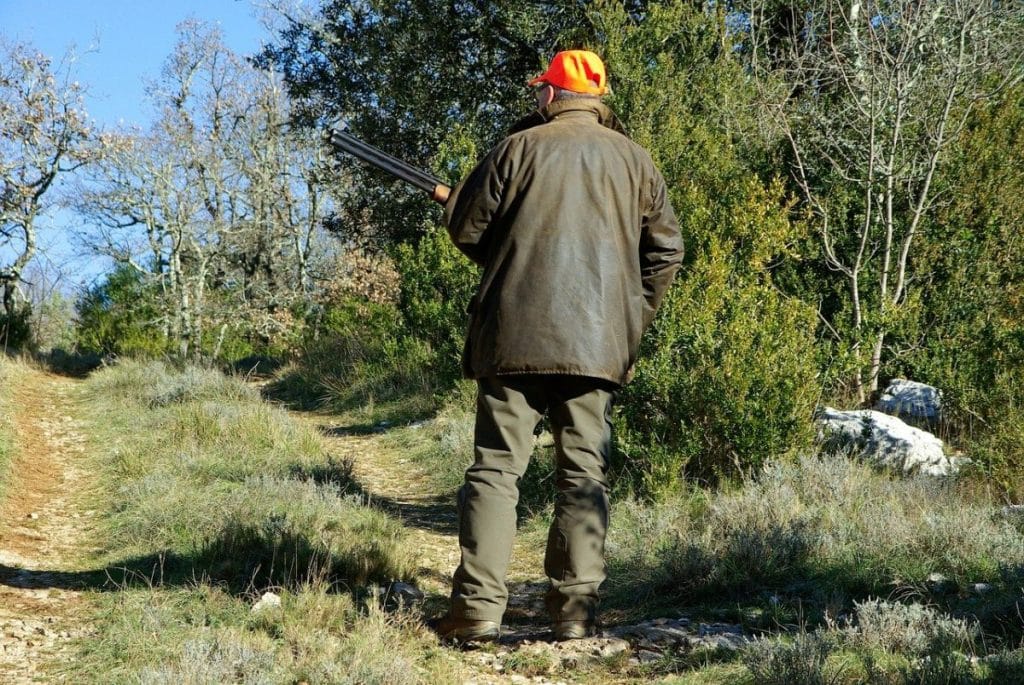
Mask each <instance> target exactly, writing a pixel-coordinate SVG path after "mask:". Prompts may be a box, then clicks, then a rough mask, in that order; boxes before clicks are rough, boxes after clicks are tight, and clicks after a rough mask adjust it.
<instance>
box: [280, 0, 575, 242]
mask: <svg viewBox="0 0 1024 685" xmlns="http://www.w3.org/2000/svg"><path fill="white" fill-rule="evenodd" d="M279 14H280V15H281V16H282V18H283V21H284V24H285V26H284V29H283V30H282V31H281V33H280V41H279V42H278V44H277V45H274V46H270V47H268V48H267V49H266V50H265V51H264V53H263V54H262V56H261V63H263V64H267V65H273V66H274V67H276V68H278V69H280V70H281V72H282V73H283V75H284V78H285V81H286V83H287V84H288V88H289V91H290V93H291V95H292V97H293V98H294V99H295V101H296V103H297V104H298V106H299V110H298V111H299V114H300V121H301V122H302V123H304V124H305V125H307V126H310V127H312V128H313V129H315V130H319V129H322V128H323V127H325V126H326V125H327V124H328V123H334V122H338V121H340V122H342V123H343V124H345V125H346V126H347V127H348V129H349V130H350V131H351V132H352V133H353V134H354V135H356V136H357V137H359V138H362V139H363V140H366V141H367V142H370V143H372V144H374V145H377V146H378V147H380V148H382V149H384V150H386V151H387V152H389V153H391V154H393V155H395V156H397V157H399V158H401V159H405V160H407V161H409V162H410V163H413V164H415V165H418V166H420V167H423V168H433V169H434V171H435V172H437V173H438V174H440V175H441V176H442V177H444V178H445V179H447V180H450V181H451V180H457V179H454V178H452V177H453V176H454V175H455V172H456V169H455V168H453V167H448V166H445V165H444V164H443V162H442V158H441V156H439V155H438V153H437V151H438V148H439V147H441V146H442V145H443V144H444V142H445V141H446V140H447V139H448V138H449V136H452V135H454V136H456V137H462V136H465V135H466V134H467V133H468V135H469V136H470V137H471V138H472V139H473V140H474V141H476V144H477V147H478V148H480V149H487V148H488V147H490V146H491V145H493V144H494V143H496V142H497V141H498V140H499V139H500V138H501V137H502V136H503V135H504V132H505V131H506V130H507V128H508V126H509V125H510V124H511V123H512V122H514V121H515V120H516V119H518V118H519V117H520V116H522V115H523V114H525V113H526V111H527V110H528V109H529V107H530V106H531V105H532V100H531V99H530V97H529V93H528V92H527V90H526V88H525V84H526V81H527V80H528V79H529V78H530V77H531V76H534V75H536V74H537V73H538V72H539V71H540V70H541V69H542V68H543V66H544V65H545V64H546V62H547V60H548V59H550V57H551V54H553V52H554V50H556V49H560V48H563V47H583V46H585V44H587V43H588V42H589V43H591V44H592V42H593V34H594V29H593V26H592V23H591V22H590V20H589V12H588V3H586V2H582V1H581V0H560V1H545V0H528V1H527V2H523V1H522V0H515V1H512V0H474V1H472V2H439V1H437V0H412V1H410V0H373V1H371V2H351V1H350V0H328V1H326V2H324V3H323V4H322V5H321V6H320V8H319V9H318V11H317V12H316V13H311V14H308V15H295V14H292V13H290V12H289V11H288V10H286V9H284V8H283V7H279ZM339 163H340V164H343V165H345V167H344V168H345V170H346V171H347V172H349V173H351V175H352V183H351V184H350V191H349V192H347V193H345V194H344V196H343V197H342V200H343V202H342V204H341V207H340V208H339V214H338V216H337V217H335V221H334V222H333V224H332V226H333V227H334V228H335V230H336V231H337V232H339V233H340V234H341V235H342V236H343V237H344V238H345V239H356V240H359V241H361V242H363V243H367V244H372V245H377V246H380V245H387V244H390V243H392V242H400V241H403V240H408V239H411V238H414V237H416V236H418V235H420V234H422V233H423V231H424V230H425V229H426V227H427V225H428V224H429V222H430V220H431V219H433V218H434V217H435V216H436V215H435V213H434V212H435V210H434V208H433V207H432V206H431V203H430V202H429V201H428V200H427V199H425V198H424V197H423V196H422V193H413V192H411V191H408V190H407V189H406V188H404V187H401V186H399V185H398V184H396V183H393V182H390V180H389V179H388V178H387V177H386V176H385V175H383V174H382V173H381V172H378V171H375V170H373V169H368V168H366V167H365V166H363V165H360V164H359V163H355V162H352V160H349V159H342V160H339Z"/></svg>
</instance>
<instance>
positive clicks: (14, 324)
mask: <svg viewBox="0 0 1024 685" xmlns="http://www.w3.org/2000/svg"><path fill="white" fill-rule="evenodd" d="M31 322H32V310H31V309H30V308H29V306H28V305H25V306H22V307H19V308H17V309H16V310H15V311H14V313H13V314H7V313H5V312H0V352H2V351H6V350H20V349H22V348H24V347H25V345H27V344H28V343H29V342H30V341H31V340H32V326H31Z"/></svg>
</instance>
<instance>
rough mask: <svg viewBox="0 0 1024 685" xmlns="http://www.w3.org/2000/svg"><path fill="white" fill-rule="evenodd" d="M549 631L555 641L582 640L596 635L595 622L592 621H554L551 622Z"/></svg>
mask: <svg viewBox="0 0 1024 685" xmlns="http://www.w3.org/2000/svg"><path fill="white" fill-rule="evenodd" d="M551 633H552V636H553V637H554V639H555V641H556V642H564V641H565V640H582V639H583V638H585V637H594V636H595V635H597V624H596V623H595V622H594V621H555V622H554V623H552V624H551Z"/></svg>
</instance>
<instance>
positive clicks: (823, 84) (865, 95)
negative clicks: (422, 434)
mask: <svg viewBox="0 0 1024 685" xmlns="http://www.w3.org/2000/svg"><path fill="white" fill-rule="evenodd" d="M787 18H788V20H787V21H785V22H784V23H782V24H781V25H780V23H779V20H780V19H787ZM1022 18H1024V14H1022V12H1021V8H1020V7H1019V6H1018V5H1014V4H1011V5H1003V4H991V3H987V2H982V1H978V2H964V3H954V4H950V3H946V2H942V1H941V0H926V1H924V2H920V3H917V4H915V5H913V6H906V7H904V8H901V10H900V11H895V12H894V11H890V5H889V3H887V2H875V1H874V0H857V1H856V2H849V3H847V2H845V1H843V0H810V1H808V2H801V3H797V4H796V6H794V4H791V3H778V2H774V1H772V0H769V1H767V2H765V1H762V2H754V3H751V4H750V11H749V14H748V22H747V23H748V26H747V27H746V30H745V31H744V32H743V33H744V35H743V37H742V39H741V41H740V47H741V53H742V55H743V59H744V60H745V62H746V63H747V65H748V66H749V73H750V75H751V79H752V81H753V82H754V83H756V85H757V88H758V101H757V106H758V108H759V109H760V110H761V111H762V112H763V114H764V117H765V124H764V127H765V129H766V130H768V131H771V132H772V133H773V134H775V135H778V136H779V138H780V140H781V141H783V145H784V146H785V148H787V149H786V152H785V157H784V159H783V160H782V162H783V165H784V168H786V170H787V171H788V172H790V176H791V178H792V181H793V184H794V188H796V189H797V190H798V191H799V194H800V196H801V199H802V203H803V208H804V210H805V211H807V212H808V213H809V214H810V215H811V217H812V224H813V226H814V228H815V232H816V234H817V235H818V237H819V238H820V245H819V250H818V251H819V254H820V258H821V260H822V261H823V263H824V265H825V266H826V267H827V269H828V270H829V271H830V272H831V278H829V279H828V280H831V281H832V282H833V283H834V286H833V288H831V289H830V290H831V292H832V293H833V294H835V295H838V296H839V301H840V306H839V307H838V308H837V309H836V310H834V311H829V312H826V313H825V317H826V319H827V320H829V324H830V331H831V333H832V334H833V335H834V336H836V337H837V338H839V339H840V340H842V341H843V343H844V344H845V345H846V347H847V349H848V350H849V351H850V353H851V354H852V357H853V359H854V361H855V368H854V369H853V374H852V378H851V385H852V386H853V388H854V390H855V392H856V394H857V399H858V401H859V402H865V401H866V400H867V399H868V397H867V396H868V394H870V392H874V391H875V390H877V389H878V384H879V378H880V374H881V373H882V372H883V364H888V363H891V362H892V360H898V359H899V357H900V356H901V354H902V353H903V349H902V348H901V347H900V346H898V345H892V344H891V342H892V341H887V340H886V338H887V336H890V335H893V334H894V333H898V332H902V331H901V329H903V328H904V326H905V325H906V324H907V323H908V322H913V321H914V320H915V319H917V318H918V316H919V309H920V304H921V300H920V296H919V293H918V292H916V291H917V283H918V281H919V280H920V267H921V266H922V262H920V261H919V260H918V259H916V256H917V255H918V254H919V253H920V252H921V248H922V236H921V234H922V232H923V228H924V226H925V224H927V223H928V221H929V219H930V218H931V217H933V216H934V213H935V209H936V206H937V203H938V200H939V197H941V193H940V192H938V188H939V185H940V183H939V176H940V175H941V173H942V166H943V165H944V163H945V162H946V161H947V159H948V158H949V157H950V155H951V153H952V151H953V150H954V148H955V144H956V133H957V132H958V131H959V130H961V129H962V127H963V126H964V124H965V122H966V120H967V118H968V117H969V115H970V112H971V109H972V107H973V106H974V105H976V104H977V103H979V102H984V101H985V100H986V99H990V98H993V97H998V95H999V94H1000V93H1001V92H1002V91H1003V90H1004V89H1005V88H1006V87H1007V86H1008V85H1011V84H1013V83H1014V82H1016V81H1019V80H1020V78H1021V76H1022V75H1024V74H1022V72H1021V69H1022V68H1024V62H1022V60H1021V57H1020V51H1019V50H1017V49H1016V48H1015V47H1013V46H1015V45H1017V44H1018V43H1019V42H1020V39H1021V29H1022V27H1024V23H1022V21H1021V20H1022ZM887 342H888V343H889V344H888V345H887Z"/></svg>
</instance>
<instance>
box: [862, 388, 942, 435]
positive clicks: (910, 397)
mask: <svg viewBox="0 0 1024 685" xmlns="http://www.w3.org/2000/svg"><path fill="white" fill-rule="evenodd" d="M875 409H877V410H878V411H881V412H885V413H886V414H892V415H893V416H898V417H900V418H901V419H905V420H909V421H911V422H924V423H928V424H934V423H936V422H938V421H939V419H940V418H941V416H942V393H941V392H939V390H938V388H933V387H932V386H930V385H925V384H924V383H918V382H917V381H908V380H906V379H905V378H894V379H892V381H890V382H889V386H888V387H887V388H886V389H885V392H883V393H882V396H881V397H879V398H878V402H876V403H875Z"/></svg>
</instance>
